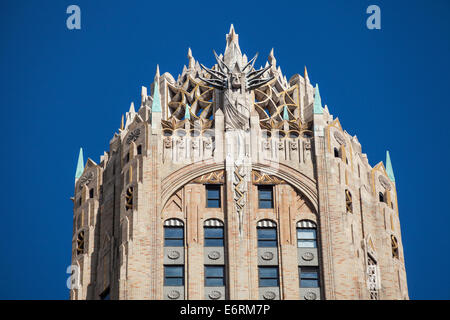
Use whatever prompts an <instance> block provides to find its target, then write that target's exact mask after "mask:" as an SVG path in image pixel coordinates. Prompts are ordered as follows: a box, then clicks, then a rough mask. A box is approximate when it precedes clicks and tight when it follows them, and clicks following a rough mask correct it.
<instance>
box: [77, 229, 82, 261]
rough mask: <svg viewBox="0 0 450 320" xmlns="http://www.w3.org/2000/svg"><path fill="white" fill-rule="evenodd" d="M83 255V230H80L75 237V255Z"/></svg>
mask: <svg viewBox="0 0 450 320" xmlns="http://www.w3.org/2000/svg"><path fill="white" fill-rule="evenodd" d="M83 253H84V230H81V231H80V232H79V233H78V236H77V255H80V254H83Z"/></svg>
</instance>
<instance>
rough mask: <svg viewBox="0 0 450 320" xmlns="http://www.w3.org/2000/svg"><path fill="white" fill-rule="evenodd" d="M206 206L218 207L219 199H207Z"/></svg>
mask: <svg viewBox="0 0 450 320" xmlns="http://www.w3.org/2000/svg"><path fill="white" fill-rule="evenodd" d="M207 206H208V208H220V200H211V199H208V202H207Z"/></svg>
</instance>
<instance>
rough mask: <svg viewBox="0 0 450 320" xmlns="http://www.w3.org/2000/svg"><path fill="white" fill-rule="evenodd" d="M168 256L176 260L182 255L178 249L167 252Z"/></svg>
mask: <svg viewBox="0 0 450 320" xmlns="http://www.w3.org/2000/svg"><path fill="white" fill-rule="evenodd" d="M167 257H168V258H169V259H172V260H176V259H178V258H179V257H180V253H179V252H178V251H175V250H172V251H170V252H169V253H168V254H167Z"/></svg>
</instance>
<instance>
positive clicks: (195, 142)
mask: <svg viewBox="0 0 450 320" xmlns="http://www.w3.org/2000/svg"><path fill="white" fill-rule="evenodd" d="M192 149H194V150H195V149H198V141H192Z"/></svg>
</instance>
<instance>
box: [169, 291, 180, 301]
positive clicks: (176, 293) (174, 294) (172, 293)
mask: <svg viewBox="0 0 450 320" xmlns="http://www.w3.org/2000/svg"><path fill="white" fill-rule="evenodd" d="M180 296H181V294H180V291H178V290H171V291H170V292H169V293H168V294H167V297H168V298H169V299H172V300H176V299H178V298H179V297H180Z"/></svg>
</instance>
